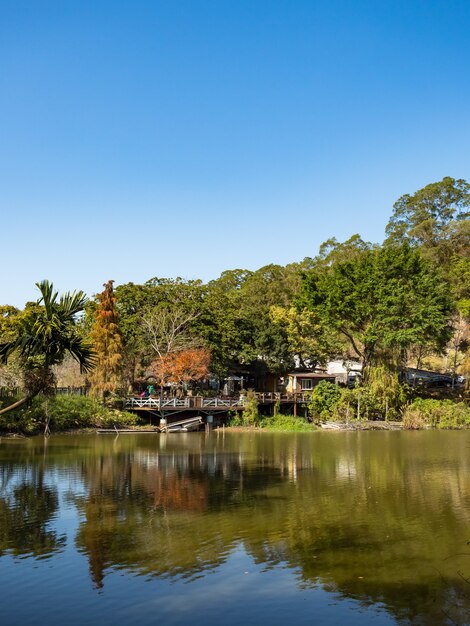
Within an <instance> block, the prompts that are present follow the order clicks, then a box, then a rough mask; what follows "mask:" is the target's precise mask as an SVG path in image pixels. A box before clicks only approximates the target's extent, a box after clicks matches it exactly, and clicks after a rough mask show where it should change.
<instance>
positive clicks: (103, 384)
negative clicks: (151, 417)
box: [90, 280, 122, 399]
mask: <svg viewBox="0 0 470 626" xmlns="http://www.w3.org/2000/svg"><path fill="white" fill-rule="evenodd" d="M113 282H114V281H112V280H109V281H108V282H107V283H106V284H105V285H104V291H103V292H102V293H101V294H99V295H98V307H97V308H96V311H95V320H94V323H93V327H92V329H91V341H92V343H93V350H94V355H95V364H94V368H93V371H92V372H91V375H90V382H91V389H90V392H91V394H92V395H93V396H95V397H98V398H102V399H105V398H106V397H107V396H108V395H109V394H115V393H116V392H117V390H118V387H119V386H120V384H121V365H122V339H121V331H120V329H119V313H118V311H117V308H116V298H115V296H114V291H113Z"/></svg>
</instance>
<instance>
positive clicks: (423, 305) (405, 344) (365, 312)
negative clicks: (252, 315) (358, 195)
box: [298, 243, 453, 369]
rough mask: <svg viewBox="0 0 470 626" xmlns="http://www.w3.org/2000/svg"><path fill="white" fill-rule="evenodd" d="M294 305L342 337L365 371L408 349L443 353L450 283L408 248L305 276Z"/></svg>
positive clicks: (391, 249)
mask: <svg viewBox="0 0 470 626" xmlns="http://www.w3.org/2000/svg"><path fill="white" fill-rule="evenodd" d="M298 306H299V307H304V306H305V307H307V308H308V309H310V310H312V311H314V312H315V313H317V315H318V316H319V317H320V318H321V319H322V320H323V323H324V324H325V325H326V326H327V327H329V328H331V329H332V330H336V331H338V332H339V333H340V334H342V335H343V336H344V337H345V338H346V339H347V340H348V343H349V345H350V348H351V349H352V350H353V352H354V353H355V354H356V355H357V356H358V357H359V358H360V359H361V360H362V362H363V366H364V369H367V367H368V366H370V365H371V364H373V363H374V362H379V361H382V362H383V361H384V360H387V359H388V360H389V359H390V358H392V359H395V360H398V357H401V360H402V361H403V357H404V354H405V353H406V350H408V349H409V348H410V347H411V346H412V345H429V346H432V347H433V349H435V350H441V349H443V347H444V346H445V344H446V342H447V341H448V339H449V336H450V334H451V326H450V323H449V319H450V315H451V313H452V309H453V301H452V298H451V296H450V291H449V287H448V284H447V282H446V281H445V280H444V279H443V278H442V277H441V276H440V275H439V273H438V272H437V271H436V270H435V269H434V268H433V267H432V266H431V265H430V264H429V263H428V262H427V261H426V260H425V259H423V257H422V255H421V254H420V252H419V250H415V249H412V248H411V247H410V246H409V245H408V244H406V243H405V244H403V245H401V246H393V247H391V246H390V247H387V248H381V249H372V250H365V251H363V252H362V253H361V254H359V255H358V256H356V257H355V258H354V259H351V260H348V261H342V262H339V263H337V264H335V265H333V266H332V267H331V268H329V269H328V271H322V272H319V271H315V270H312V271H310V272H308V273H306V274H305V275H304V280H303V286H302V292H301V296H300V298H299V301H298Z"/></svg>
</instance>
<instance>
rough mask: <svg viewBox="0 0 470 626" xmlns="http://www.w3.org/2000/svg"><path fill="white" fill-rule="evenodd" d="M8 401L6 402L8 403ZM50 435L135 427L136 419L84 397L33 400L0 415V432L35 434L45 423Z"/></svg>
mask: <svg viewBox="0 0 470 626" xmlns="http://www.w3.org/2000/svg"><path fill="white" fill-rule="evenodd" d="M10 403H11V400H9V401H8V403H5V404H10ZM48 419H49V427H50V430H51V431H52V432H61V431H65V430H74V429H81V428H112V427H113V426H114V425H116V426H121V427H123V426H135V425H137V424H138V423H139V419H138V417H137V416H136V415H134V414H133V413H128V412H127V411H118V410H116V409H111V408H108V407H105V406H103V405H102V404H101V403H100V402H99V401H98V400H94V399H93V398H88V397H85V396H66V395H64V396H54V397H52V398H47V399H46V398H44V397H42V396H38V397H37V398H34V399H33V401H32V403H31V405H30V406H24V407H21V408H20V409H18V410H16V411H11V412H9V413H5V414H4V415H1V416H0V431H1V432H8V433H21V434H25V435H34V434H37V433H40V432H43V431H44V428H45V425H46V423H47V420H48Z"/></svg>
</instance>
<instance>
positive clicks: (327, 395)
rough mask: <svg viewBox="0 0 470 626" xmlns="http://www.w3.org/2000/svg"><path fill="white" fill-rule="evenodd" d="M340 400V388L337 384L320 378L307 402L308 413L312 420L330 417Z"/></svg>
mask: <svg viewBox="0 0 470 626" xmlns="http://www.w3.org/2000/svg"><path fill="white" fill-rule="evenodd" d="M340 400H341V389H340V388H339V387H338V385H335V384H334V383H330V382H328V381H327V380H322V381H320V382H319V383H318V385H317V386H316V387H315V388H314V390H313V391H312V395H311V398H310V402H309V404H308V410H309V414H310V415H311V416H312V417H313V418H314V420H315V419H316V420H318V419H322V420H328V419H331V418H332V417H333V416H334V414H335V411H336V407H337V405H338V403H339V401H340Z"/></svg>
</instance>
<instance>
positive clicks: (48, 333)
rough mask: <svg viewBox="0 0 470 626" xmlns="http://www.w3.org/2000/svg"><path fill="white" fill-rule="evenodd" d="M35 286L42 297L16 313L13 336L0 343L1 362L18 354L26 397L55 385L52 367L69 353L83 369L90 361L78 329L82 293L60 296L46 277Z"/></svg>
mask: <svg viewBox="0 0 470 626" xmlns="http://www.w3.org/2000/svg"><path fill="white" fill-rule="evenodd" d="M37 287H38V289H39V291H40V292H41V298H40V299H39V300H38V301H37V302H36V303H34V304H32V305H27V306H26V307H25V310H24V311H23V312H22V313H21V314H19V315H18V316H17V317H16V316H15V332H14V333H13V336H12V337H10V338H9V340H7V341H4V342H3V343H2V344H0V359H2V360H3V361H4V362H6V361H7V360H8V359H9V358H10V357H11V356H13V355H17V357H18V359H19V363H20V367H21V369H22V372H23V375H24V383H25V387H26V390H27V398H32V397H34V396H35V395H37V394H38V393H40V392H47V391H49V390H50V388H51V387H52V385H53V384H54V375H53V371H52V368H53V366H55V365H58V364H59V363H62V361H63V360H64V358H65V357H66V356H67V355H68V354H69V355H71V356H72V357H73V358H74V359H75V360H76V361H77V362H78V363H79V365H80V368H81V370H82V371H83V370H88V369H89V368H90V367H91V365H92V363H93V356H92V351H91V348H90V346H89V345H88V344H87V343H86V342H85V341H84V339H83V337H82V336H81V334H80V332H79V330H78V328H77V315H78V314H79V313H81V312H82V311H83V308H84V306H85V303H86V297H85V295H84V294H83V292H81V291H79V292H73V293H66V294H64V295H62V296H60V298H59V296H58V293H57V292H54V288H53V285H52V284H51V283H49V282H48V281H47V280H46V281H43V282H41V283H37ZM13 406H14V405H12V408H13ZM5 410H7V409H3V411H5Z"/></svg>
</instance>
